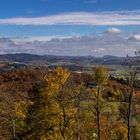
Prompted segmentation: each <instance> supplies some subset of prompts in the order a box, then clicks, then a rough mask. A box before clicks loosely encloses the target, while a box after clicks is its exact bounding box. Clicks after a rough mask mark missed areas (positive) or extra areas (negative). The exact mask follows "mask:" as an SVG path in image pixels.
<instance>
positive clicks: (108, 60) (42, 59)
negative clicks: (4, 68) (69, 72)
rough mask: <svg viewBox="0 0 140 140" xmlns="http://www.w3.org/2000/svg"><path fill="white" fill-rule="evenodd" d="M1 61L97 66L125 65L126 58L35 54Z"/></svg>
mask: <svg viewBox="0 0 140 140" xmlns="http://www.w3.org/2000/svg"><path fill="white" fill-rule="evenodd" d="M0 61H1V62H3V61H12V62H13V61H16V62H23V63H40V64H44V63H59V62H64V63H65V62H69V63H76V64H77V63H80V64H81V63H82V62H83V63H95V64H124V63H126V57H117V56H110V55H106V56H103V57H94V56H54V55H34V54H26V53H22V54H4V55H0Z"/></svg>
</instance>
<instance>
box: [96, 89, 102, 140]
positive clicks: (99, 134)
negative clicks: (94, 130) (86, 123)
mask: <svg viewBox="0 0 140 140" xmlns="http://www.w3.org/2000/svg"><path fill="white" fill-rule="evenodd" d="M99 96H100V87H98V88H97V125H98V140H101V130H100V105H99Z"/></svg>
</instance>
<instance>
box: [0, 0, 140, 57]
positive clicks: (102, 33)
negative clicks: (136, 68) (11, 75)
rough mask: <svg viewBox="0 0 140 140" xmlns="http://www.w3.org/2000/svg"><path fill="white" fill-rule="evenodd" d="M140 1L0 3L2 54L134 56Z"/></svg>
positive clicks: (138, 44) (16, 0)
mask: <svg viewBox="0 0 140 140" xmlns="http://www.w3.org/2000/svg"><path fill="white" fill-rule="evenodd" d="M139 49H140V1H139V0H135V1H134V0H0V54H5V53H34V54H40V55H44V54H53V55H78V56H79V55H80V56H83V55H93V56H103V55H117V56H125V55H127V54H129V55H133V54H134V52H135V51H137V50H139Z"/></svg>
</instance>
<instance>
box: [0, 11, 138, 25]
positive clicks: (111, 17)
mask: <svg viewBox="0 0 140 140" xmlns="http://www.w3.org/2000/svg"><path fill="white" fill-rule="evenodd" d="M0 24H4V25H5V24H8V25H34V26H38V25H40V26H41V25H97V26H103V25H116V26H119V25H140V11H139V10H138V11H120V12H95V13H89V12H71V13H62V14H57V15H51V16H44V17H32V18H27V17H19V18H8V19H0Z"/></svg>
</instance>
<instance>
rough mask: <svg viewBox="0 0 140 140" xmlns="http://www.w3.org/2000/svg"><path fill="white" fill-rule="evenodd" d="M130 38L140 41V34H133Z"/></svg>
mask: <svg viewBox="0 0 140 140" xmlns="http://www.w3.org/2000/svg"><path fill="white" fill-rule="evenodd" d="M130 39H132V40H135V41H140V34H135V35H133V36H131V37H130Z"/></svg>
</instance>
